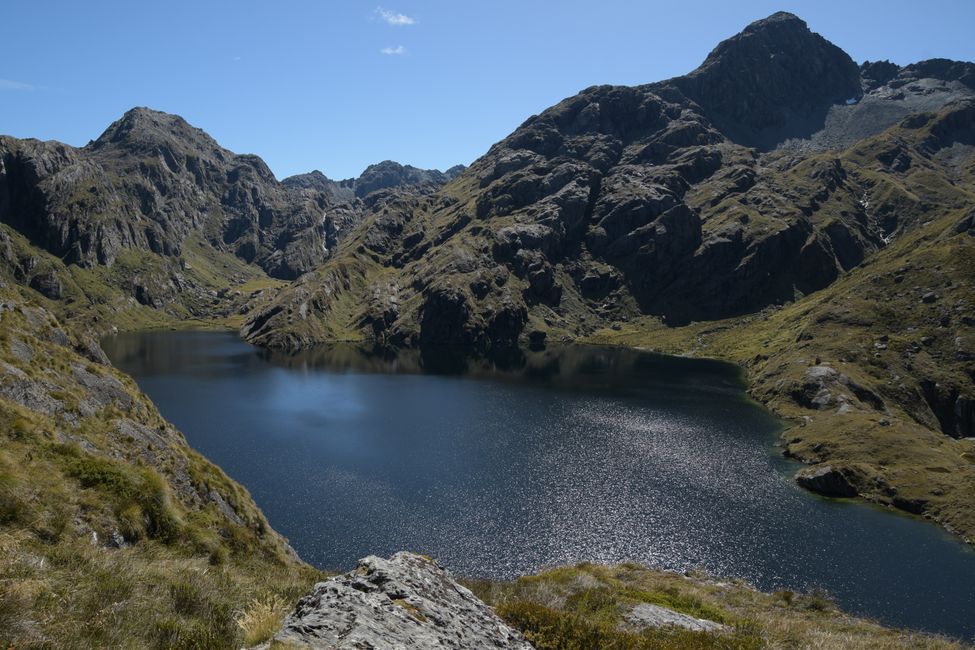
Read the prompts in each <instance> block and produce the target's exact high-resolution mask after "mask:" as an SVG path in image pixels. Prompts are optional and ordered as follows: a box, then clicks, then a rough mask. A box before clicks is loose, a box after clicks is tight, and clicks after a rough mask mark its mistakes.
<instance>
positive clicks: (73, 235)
mask: <svg viewBox="0 0 975 650" xmlns="http://www.w3.org/2000/svg"><path fill="white" fill-rule="evenodd" d="M329 205H330V201H329V197H328V196H327V195H325V194H323V193H316V192H297V191H293V190H291V189H290V188H287V187H285V186H283V185H281V184H280V183H278V182H277V181H276V180H275V178H274V176H273V175H272V174H271V171H270V170H269V169H268V168H267V166H266V165H265V164H264V162H263V161H262V160H261V159H260V158H258V157H256V156H250V155H236V154H233V153H231V152H229V151H227V150H226V149H223V148H221V147H220V146H219V145H218V144H217V143H216V142H214V140H213V139H212V138H210V137H209V136H208V135H206V134H205V133H204V132H203V131H201V130H199V129H195V128H193V127H191V126H190V125H189V124H187V123H186V122H185V121H184V120H183V119H182V118H180V117H178V116H174V115H167V114H165V113H159V112H156V111H151V110H149V109H144V108H137V109H133V110H131V111H129V112H128V113H126V114H125V116H124V117H122V119H120V120H119V121H117V122H115V123H114V124H112V125H111V126H110V127H109V128H108V130H106V131H105V133H103V134H102V135H101V136H100V137H99V138H98V139H97V140H95V141H93V142H91V143H89V144H88V145H87V146H85V147H83V148H81V149H75V148H73V147H69V146H67V145H63V144H60V143H55V142H37V141H34V140H15V139H13V138H6V137H4V138H2V139H0V219H2V221H3V222H4V223H7V224H10V225H11V226H12V227H14V228H15V229H16V230H18V231H19V232H21V233H22V234H24V235H25V236H27V237H28V238H29V239H30V241H31V242H33V243H34V244H35V245H37V246H39V247H40V248H42V249H44V250H46V251H48V252H50V253H52V254H54V255H55V256H57V257H60V258H63V259H64V261H65V262H66V263H69V264H70V263H74V264H79V265H82V266H88V267H91V266H94V265H99V264H101V265H107V266H111V265H112V264H113V263H114V261H115V260H116V258H117V257H118V255H119V254H120V252H121V251H123V250H126V249H128V250H146V251H151V252H153V253H156V254H159V255H163V256H170V257H172V256H177V255H179V253H180V251H181V249H182V247H183V245H184V242H185V241H186V238H187V237H188V236H189V234H190V233H193V232H198V233H201V234H202V235H203V236H204V237H205V239H206V240H207V241H208V242H209V243H210V244H211V245H213V246H214V247H215V248H217V249H219V250H227V251H230V252H233V253H234V254H235V255H237V256H238V257H240V258H241V259H244V260H245V261H247V262H253V263H255V264H257V265H259V266H261V267H262V268H263V269H264V270H265V271H267V272H268V273H269V274H270V275H272V276H275V277H281V278H293V277H296V276H297V275H299V274H301V273H303V272H305V271H308V270H310V269H311V268H314V267H315V266H316V265H318V264H320V263H321V262H323V261H324V260H325V259H326V257H327V251H328V249H329V248H330V247H331V246H334V244H335V233H336V228H335V224H334V223H333V222H332V221H330V218H329V215H328V213H327V208H328V207H329Z"/></svg>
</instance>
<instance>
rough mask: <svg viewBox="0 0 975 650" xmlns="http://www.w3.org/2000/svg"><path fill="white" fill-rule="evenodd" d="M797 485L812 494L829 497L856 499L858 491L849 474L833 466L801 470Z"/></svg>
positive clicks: (797, 477) (797, 476)
mask: <svg viewBox="0 0 975 650" xmlns="http://www.w3.org/2000/svg"><path fill="white" fill-rule="evenodd" d="M796 483H798V484H799V486H800V487H803V488H805V489H807V490H809V491H811V492H816V493H817V494H822V495H823V496H827V497H855V496H856V495H857V489H856V487H855V486H854V485H853V483H851V482H850V479H849V477H848V476H847V474H846V473H845V472H844V471H843V470H841V469H839V468H836V467H833V466H832V465H819V466H816V467H809V468H807V469H804V470H801V471H800V472H799V473H798V474H797V475H796Z"/></svg>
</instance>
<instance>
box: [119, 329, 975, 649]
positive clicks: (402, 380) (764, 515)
mask: <svg viewBox="0 0 975 650" xmlns="http://www.w3.org/2000/svg"><path fill="white" fill-rule="evenodd" d="M103 347H104V348H105V351H106V352H107V353H108V355H109V357H110V358H111V359H112V362H113V363H114V364H115V365H116V366H118V367H119V368H120V369H121V370H123V371H125V372H128V373H129V374H131V375H132V376H133V377H135V379H136V380H137V381H138V383H139V385H140V387H141V388H142V389H143V390H144V391H145V392H146V393H147V394H148V395H149V396H150V397H151V398H152V399H153V401H154V402H155V403H156V404H157V405H158V407H159V409H160V411H161V412H162V414H163V415H164V416H165V417H166V418H168V419H169V420H170V421H172V422H173V423H174V424H176V425H177V426H178V427H179V428H180V429H181V430H182V431H183V432H184V433H185V434H186V437H187V439H188V441H189V442H190V444H191V445H192V446H193V447H195V448H196V449H198V450H200V451H201V452H203V453H204V454H205V455H206V456H207V457H209V458H210V459H211V460H213V461H214V462H216V463H217V464H218V465H220V466H221V467H222V468H223V469H224V470H225V471H226V472H227V473H228V474H229V475H230V476H231V477H233V478H234V479H236V480H238V481H240V482H241V483H242V484H243V485H244V486H246V487H247V488H248V489H249V490H250V492H251V493H252V494H253V496H254V498H255V500H256V501H257V503H258V505H260V507H261V508H262V509H263V510H264V512H265V513H266V514H267V517H268V520H269V521H270V523H271V525H272V526H274V528H275V529H277V530H278V531H280V532H281V533H282V534H284V535H285V536H287V537H288V538H289V539H290V541H291V543H292V545H293V546H294V547H295V549H296V550H297V551H298V553H299V554H300V555H301V556H302V558H304V559H305V560H306V561H308V562H311V563H313V564H315V565H318V566H320V567H322V568H327V569H335V570H340V569H341V570H347V569H348V568H350V567H351V566H353V564H354V562H355V561H356V560H357V559H358V558H360V557H362V556H365V555H369V554H377V555H388V554H390V553H393V552H395V551H398V550H412V551H416V552H419V553H424V554H427V555H430V556H432V557H435V558H437V559H438V560H440V561H441V562H442V563H443V564H444V565H445V566H447V567H448V568H449V569H450V570H451V571H452V572H453V573H454V574H456V575H461V576H485V577H496V578H508V577H513V576H516V575H519V574H524V573H530V572H535V571H537V570H539V569H541V568H543V567H547V566H553V565H559V564H571V563H576V562H583V561H585V562H599V563H615V562H622V561H628V560H631V561H636V562H640V563H644V564H647V565H650V566H654V567H659V568H664V569H673V570H678V571H686V570H690V569H702V570H704V571H707V572H708V573H711V574H714V575H718V576H727V577H738V578H743V579H745V580H748V581H749V582H751V583H753V584H754V585H756V586H757V587H759V588H761V589H763V590H775V589H793V590H810V589H814V588H821V589H824V590H825V591H827V592H828V593H829V594H830V596H832V597H833V598H834V599H835V600H836V601H837V602H838V603H839V604H840V605H841V606H842V607H844V608H845V609H847V610H849V611H851V612H854V613H857V614H860V615H863V616H867V617H872V618H877V619H879V620H881V621H882V622H884V623H887V624H890V625H895V626H903V627H912V628H919V629H926V630H932V631H936V632H943V633H947V634H950V635H953V636H959V637H964V638H967V639H972V638H975V553H973V552H972V551H971V550H970V549H969V548H967V547H965V546H964V545H963V544H962V543H960V542H958V541H957V540H955V539H953V538H951V537H950V536H948V535H947V533H945V532H943V531H941V530H940V529H938V528H937V527H936V526H934V525H931V524H928V523H925V522H922V521H920V520H917V519H915V518H911V517H907V516H902V515H897V514H893V513H890V512H886V511H883V510H881V509H879V508H874V507H871V506H866V505H862V504H858V503H852V502H839V501H830V500H826V499H822V498H818V497H816V496H814V495H811V494H808V493H806V492H803V491H802V490H800V489H799V488H797V487H796V486H795V484H794V483H793V481H792V474H793V472H794V471H795V469H796V466H795V465H794V464H792V463H790V462H789V461H787V460H785V459H783V458H782V457H781V454H780V453H779V452H778V450H777V449H776V448H775V447H774V446H773V444H774V442H775V439H776V433H777V432H778V431H779V430H780V428H781V426H782V425H781V423H780V422H779V421H777V420H776V419H775V418H774V417H773V416H772V415H771V414H770V413H768V412H767V411H765V410H764V409H763V408H761V407H760V406H759V405H756V404H755V403H753V402H751V401H749V400H748V399H746V397H745V394H744V386H743V384H742V380H741V377H740V373H739V371H738V369H737V368H735V367H734V366H729V365H727V364H722V363H718V362H713V361H706V360H695V359H683V358H672V357H662V356H657V355H651V354H646V353H642V352H638V351H633V350H621V349H611V348H600V347H566V348H558V349H550V350H547V351H543V352H524V353H520V352H519V353H513V354H512V355H510V356H509V357H508V358H505V359H495V360H493V361H491V362H488V361H484V360H481V361H475V360H464V359H458V358H451V357H449V356H444V357H437V356H430V355H428V356H422V355H420V354H419V353H418V352H411V351H407V352H403V353H401V354H400V355H398V356H370V355H368V354H365V353H364V352H362V351H360V350H358V349H356V348H354V347H350V346H333V347H328V348H318V349H314V350H310V351H306V352H303V353H299V354H296V355H289V354H285V353H278V352H270V351H266V350H261V349H258V348H255V347H253V346H251V345H249V344H247V343H244V342H241V341H240V340H238V339H237V338H236V337H235V336H234V335H233V334H229V333H215V332H147V333H134V334H122V335H118V336H114V337H110V338H107V339H105V340H104V341H103Z"/></svg>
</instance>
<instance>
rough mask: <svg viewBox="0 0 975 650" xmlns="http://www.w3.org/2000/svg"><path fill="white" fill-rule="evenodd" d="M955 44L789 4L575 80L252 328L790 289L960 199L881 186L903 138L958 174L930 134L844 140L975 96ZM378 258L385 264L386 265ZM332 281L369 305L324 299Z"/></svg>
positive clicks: (539, 310)
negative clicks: (882, 35) (895, 55)
mask: <svg viewBox="0 0 975 650" xmlns="http://www.w3.org/2000/svg"><path fill="white" fill-rule="evenodd" d="M968 65H969V64H962V63H950V62H944V63H931V62H923V63H920V64H916V65H914V66H908V67H906V68H903V69H901V68H898V67H897V66H893V67H890V66H883V65H878V64H870V65H864V66H863V68H862V70H861V68H860V67H858V66H857V65H856V64H855V63H854V62H853V61H852V60H851V59H850V58H849V56H847V55H846V54H845V53H843V52H842V50H840V49H839V48H837V47H836V46H834V45H832V44H831V43H829V42H828V41H826V40H825V39H823V38H822V37H821V36H819V35H817V34H814V33H812V32H810V31H809V29H808V28H807V27H806V25H805V23H803V22H802V21H801V20H799V19H798V18H796V17H795V16H792V15H790V14H783V13H780V14H775V15H773V16H771V17H769V18H768V19H765V20H761V21H758V22H756V23H754V24H752V25H750V26H749V27H748V28H747V29H745V30H744V31H743V32H742V33H741V34H739V35H737V36H735V37H732V38H731V39H728V40H727V41H725V42H723V43H721V44H720V45H719V46H718V47H717V48H715V50H714V51H713V52H712V53H711V55H709V56H708V58H707V60H706V61H705V62H704V64H702V65H701V66H700V67H699V68H698V69H697V70H695V71H693V72H692V73H690V74H689V75H687V76H685V77H678V78H675V79H671V80H668V81H665V82H660V83H656V84H650V85H647V86H640V87H611V86H598V87H593V88H589V89H586V90H584V91H583V92H581V93H580V94H578V95H576V96H575V97H571V98H569V99H566V100H564V101H563V102H561V103H559V104H558V105H556V106H554V107H552V108H550V109H548V110H546V111H544V112H543V113H541V114H540V115H537V116H533V117H531V118H529V119H528V120H527V121H526V122H525V123H524V124H523V125H521V126H520V127H519V128H518V129H517V130H516V131H515V132H514V133H513V134H511V135H510V136H508V137H507V138H505V139H504V140H503V141H501V142H499V143H498V144H496V145H494V146H493V147H492V148H491V149H490V151H488V153H487V154H486V155H485V156H483V157H482V158H480V159H479V160H477V161H476V162H475V163H474V164H473V165H472V166H471V167H470V168H469V169H467V170H466V171H465V172H464V173H463V174H461V175H460V177H458V178H457V179H456V180H455V181H454V182H452V183H451V184H450V185H449V186H447V187H444V188H443V189H442V190H440V191H438V192H436V193H434V194H430V195H427V196H425V197H421V198H419V199H415V200H413V201H412V202H411V201H399V202H389V203H387V204H385V205H384V206H383V207H382V208H381V209H379V210H377V212H376V213H375V214H374V215H371V216H369V217H367V218H366V219H364V221H363V223H362V224H361V226H360V227H358V228H357V230H356V232H355V233H352V234H351V235H350V236H349V237H348V239H347V240H346V241H345V243H344V244H343V246H342V247H341V248H342V250H341V251H340V254H339V255H337V257H336V258H335V259H333V260H332V261H331V262H330V263H328V264H326V265H325V266H324V267H323V268H322V269H321V270H320V271H318V272H317V279H316V276H311V277H309V278H306V279H304V280H303V281H302V282H301V283H300V284H299V285H296V286H295V287H294V288H293V289H292V290H290V291H286V292H284V293H283V294H282V295H280V296H279V297H278V298H277V299H276V300H274V301H273V302H271V303H267V304H265V305H262V306H259V307H258V309H257V311H256V312H255V315H254V317H253V318H252V319H251V321H250V323H249V324H248V325H247V326H246V327H245V329H244V333H245V335H246V336H248V337H249V338H251V340H254V341H257V342H260V343H264V344H271V345H283V346H294V345H301V344H304V343H308V342H312V341H315V340H320V339H327V338H330V337H331V336H333V334H334V333H335V332H336V331H344V332H348V331H350V330H359V331H364V332H367V333H368V335H370V336H375V337H376V338H377V339H379V340H380V341H385V342H392V343H401V344H403V343H405V344H421V345H436V344H454V345H462V346H472V345H473V346H477V347H497V346H508V345H513V344H515V343H516V342H518V341H521V342H523V343H525V342H528V341H529V338H530V337H534V340H535V341H539V340H543V339H544V338H546V337H548V338H549V339H551V338H553V337H559V338H562V337H568V338H574V337H576V336H579V335H580V334H585V333H587V332H589V331H591V330H592V329H594V328H596V327H599V326H602V325H605V324H607V323H612V322H613V321H625V320H628V319H631V318H634V317H637V316H639V315H645V314H651V315H656V316H660V317H662V318H664V319H666V321H667V322H668V323H670V324H672V325H679V324H683V323H688V322H690V321H695V320H705V319H708V320H709V319H718V318H726V317H729V316H734V315H738V314H744V313H750V312H754V311H756V310H760V309H762V308H764V307H767V306H770V305H778V304H783V303H786V302H789V301H792V300H795V299H797V298H801V297H802V296H804V295H808V294H810V293H813V292H815V291H817V290H819V289H822V288H824V287H826V286H828V285H830V284H831V283H832V282H834V281H835V280H836V279H837V278H838V277H840V276H841V275H842V274H843V273H844V272H846V271H848V270H849V269H851V268H854V267H856V266H857V265H858V264H860V263H861V262H862V261H863V260H864V259H866V258H868V257H869V256H870V255H872V254H873V253H874V252H876V251H877V250H879V249H881V248H882V247H884V246H885V245H886V242H887V241H889V239H890V237H891V236H892V235H894V234H895V233H897V232H902V231H904V230H906V229H909V228H911V227H913V226H914V225H916V224H918V223H920V222H921V221H923V219H924V218H925V217H924V215H925V214H927V213H928V212H929V211H930V210H932V209H939V208H940V209H944V208H946V207H948V206H949V205H951V201H949V202H947V203H940V204H939V203H938V201H940V198H939V199H937V200H935V201H923V200H915V201H912V200H904V199H905V196H904V195H903V194H901V193H899V192H887V191H886V190H884V189H881V188H890V187H892V186H895V185H902V183H901V177H902V176H905V175H906V176H910V174H909V173H908V169H907V167H906V166H905V165H907V164H908V159H913V158H912V154H911V153H908V152H907V148H909V147H915V148H914V149H913V150H912V151H914V152H917V153H918V155H920V156H921V157H922V158H924V159H925V161H927V160H928V159H931V160H930V164H929V163H928V162H925V163H924V165H925V166H926V167H930V166H931V165H933V166H934V167H936V168H937V169H936V170H933V173H934V174H936V175H938V176H939V177H947V176H948V175H950V174H951V173H953V172H951V171H950V170H949V167H951V165H954V164H955V163H953V162H952V163H949V162H948V160H947V157H942V158H932V157H931V156H930V155H929V154H926V153H923V152H922V151H921V149H923V147H924V146H928V145H924V144H923V143H921V142H912V143H910V144H908V143H906V142H901V143H900V144H897V143H895V142H894V141H893V140H891V146H890V148H889V151H886V152H884V153H883V154H882V155H881V160H879V161H878V160H870V161H864V160H861V159H857V158H856V157H854V156H842V155H841V152H842V151H843V150H844V148H845V147H848V146H850V145H851V144H853V143H855V142H859V141H861V140H863V139H864V138H866V137H868V136H875V137H876V136H878V134H880V132H882V131H884V130H885V129H888V128H895V127H896V126H897V124H898V123H900V121H901V120H903V119H904V118H905V116H909V115H913V114H915V113H916V112H917V110H920V109H922V108H923V109H924V110H935V111H937V110H940V109H941V108H942V107H943V106H947V105H950V104H952V103H957V102H964V101H967V100H968V99H971V98H973V97H975V93H973V92H972V89H971V88H970V87H969V86H968V85H966V83H970V76H971V74H970V71H969V67H967V66H968ZM961 113H963V114H964V113H965V112H964V111H962V112H961ZM951 114H952V115H956V117H954V118H950V119H958V120H961V121H962V122H964V120H965V119H966V118H964V117H961V116H960V114H956V113H954V112H952V113H951ZM925 119H932V118H925ZM936 119H940V120H947V119H949V118H947V117H938V118H936ZM966 128H968V127H966V126H963V125H958V126H956V127H947V126H946V127H945V129H946V133H947V132H948V131H950V132H951V133H952V135H949V136H947V138H948V139H947V140H945V141H944V142H943V143H942V144H941V145H938V147H939V150H942V149H946V148H950V147H951V146H953V145H952V144H951V143H958V144H960V145H961V146H966V145H965V143H966V142H967V140H966V138H967V137H968V136H967V135H965V134H966V133H967V132H966V131H965V129H966ZM831 152H833V153H831ZM957 152H958V153H959V155H966V154H964V152H963V151H962V150H961V149H959V150H957ZM946 156H947V154H946ZM942 163H945V164H942ZM946 165H947V166H946ZM953 200H955V199H952V201H953ZM377 265H378V266H380V267H385V268H387V269H390V271H389V272H388V273H384V274H382V279H381V280H373V275H374V271H375V269H376V267H377ZM339 300H342V301H346V302H347V303H348V304H351V303H357V304H358V305H359V306H360V308H359V309H352V310H351V313H350V310H348V309H342V310H335V309H333V305H334V304H335V303H336V301H339ZM302 305H304V307H303V308H302ZM336 312H341V314H342V318H343V319H344V320H342V322H337V317H336Z"/></svg>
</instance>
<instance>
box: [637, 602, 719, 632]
mask: <svg viewBox="0 0 975 650" xmlns="http://www.w3.org/2000/svg"><path fill="white" fill-rule="evenodd" d="M626 620H627V621H628V622H630V623H632V624H633V625H636V626H639V627H643V628H648V627H653V628H658V627H680V628H683V629H685V630H692V631H694V632H725V631H727V630H728V626H726V625H722V624H721V623H715V622H714V621H708V620H706V619H703V618H694V617H693V616H688V615H687V614H681V613H680V612H675V611H674V610H672V609H667V608H666V607H661V606H660V605H651V604H649V603H640V604H639V605H636V606H635V607H634V608H633V609H631V610H630V612H629V613H628V614H627V615H626Z"/></svg>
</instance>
